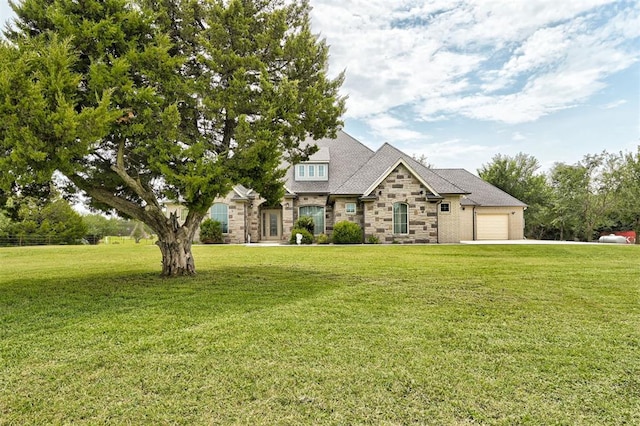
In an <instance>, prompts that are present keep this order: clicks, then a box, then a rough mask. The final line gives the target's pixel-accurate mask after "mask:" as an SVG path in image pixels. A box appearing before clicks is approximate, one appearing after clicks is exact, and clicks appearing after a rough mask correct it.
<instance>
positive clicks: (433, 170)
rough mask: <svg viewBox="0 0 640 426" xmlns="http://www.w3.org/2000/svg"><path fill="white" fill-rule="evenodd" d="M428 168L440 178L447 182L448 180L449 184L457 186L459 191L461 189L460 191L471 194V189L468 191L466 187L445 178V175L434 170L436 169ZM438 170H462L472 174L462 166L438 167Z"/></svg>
mask: <svg viewBox="0 0 640 426" xmlns="http://www.w3.org/2000/svg"><path fill="white" fill-rule="evenodd" d="M427 168H428V167H427ZM429 170H431V171H432V172H433V173H435V174H436V175H438V176H439V177H440V178H442V179H444V180H446V181H447V182H449V183H450V184H451V185H453V186H455V187H456V188H458V189H459V190H460V191H462V192H466V193H467V194H471V193H472V192H471V191H469V190H468V189H465V188H461V187H460V186H459V185H457V184H455V183H453V182H451V181H450V180H449V179H447V178H446V177H444V176H442V175H441V174H440V173H438V172H437V171H436V170H437V169H429ZM440 170H464V171H465V172H467V173H469V174H471V175H473V174H472V173H470V172H469V171H468V170H466V169H462V168H455V169H440Z"/></svg>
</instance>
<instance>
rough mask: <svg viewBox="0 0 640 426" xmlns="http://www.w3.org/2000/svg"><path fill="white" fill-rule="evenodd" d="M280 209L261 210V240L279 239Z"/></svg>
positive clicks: (280, 229) (280, 227) (280, 232)
mask: <svg viewBox="0 0 640 426" xmlns="http://www.w3.org/2000/svg"><path fill="white" fill-rule="evenodd" d="M281 237H282V210H262V238H261V239H262V240H280V238H281Z"/></svg>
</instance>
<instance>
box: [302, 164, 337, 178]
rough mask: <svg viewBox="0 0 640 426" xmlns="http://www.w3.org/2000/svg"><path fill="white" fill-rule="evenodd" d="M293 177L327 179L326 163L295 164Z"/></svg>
mask: <svg viewBox="0 0 640 426" xmlns="http://www.w3.org/2000/svg"><path fill="white" fill-rule="evenodd" d="M294 170H295V179H296V180H297V181H301V180H305V181H327V180H329V173H328V172H329V164H328V163H302V164H298V165H297V166H296V168H295V169H294Z"/></svg>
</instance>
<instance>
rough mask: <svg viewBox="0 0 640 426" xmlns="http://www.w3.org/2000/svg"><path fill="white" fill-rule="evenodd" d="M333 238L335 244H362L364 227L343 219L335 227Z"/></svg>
mask: <svg viewBox="0 0 640 426" xmlns="http://www.w3.org/2000/svg"><path fill="white" fill-rule="evenodd" d="M332 239H333V243H334V244H361V243H362V228H360V225H358V224H357V223H354V222H349V221H348V220H343V221H342V222H338V223H336V224H335V226H334V227H333V234H332Z"/></svg>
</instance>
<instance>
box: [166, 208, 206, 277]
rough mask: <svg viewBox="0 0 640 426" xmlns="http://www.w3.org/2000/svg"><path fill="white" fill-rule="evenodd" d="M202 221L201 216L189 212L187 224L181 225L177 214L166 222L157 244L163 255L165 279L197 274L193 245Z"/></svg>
mask: <svg viewBox="0 0 640 426" xmlns="http://www.w3.org/2000/svg"><path fill="white" fill-rule="evenodd" d="M201 220H202V215H201V214H194V213H193V212H189V215H188V216H187V219H186V220H185V223H184V224H183V225H180V224H179V223H178V217H177V214H176V213H172V214H171V215H170V216H169V218H168V219H167V221H166V224H167V226H166V227H163V229H161V230H160V231H159V232H158V242H157V243H156V244H157V245H158V247H160V252H161V253H162V276H163V277H177V276H185V275H195V274H196V264H195V261H194V259H193V254H192V253H191V245H192V243H193V238H194V236H195V233H196V230H197V229H198V226H199V225H200V221H201Z"/></svg>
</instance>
